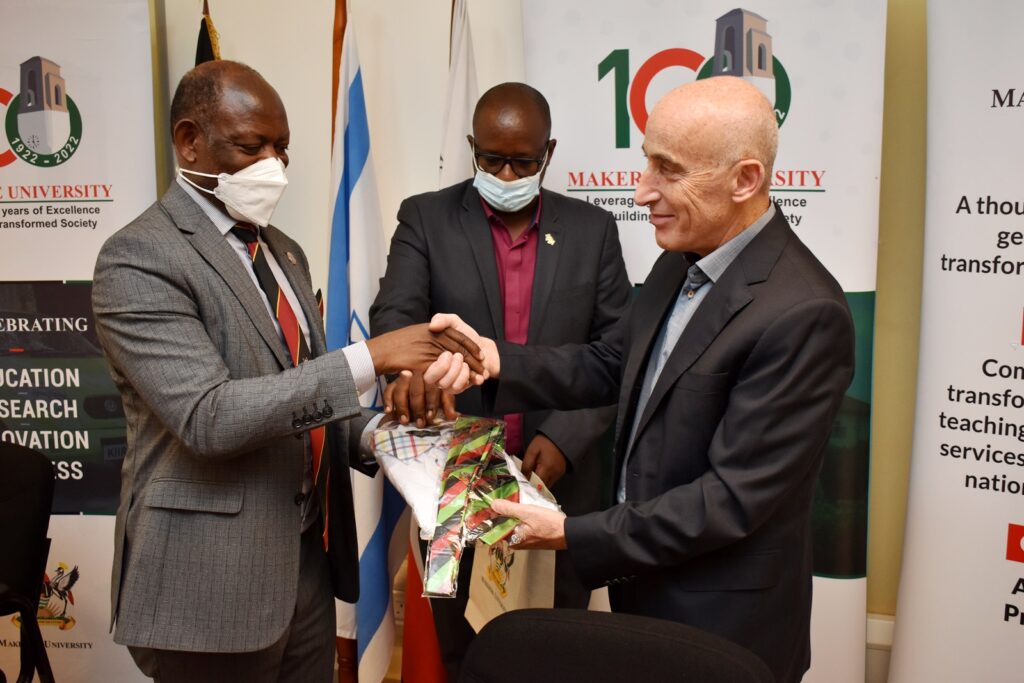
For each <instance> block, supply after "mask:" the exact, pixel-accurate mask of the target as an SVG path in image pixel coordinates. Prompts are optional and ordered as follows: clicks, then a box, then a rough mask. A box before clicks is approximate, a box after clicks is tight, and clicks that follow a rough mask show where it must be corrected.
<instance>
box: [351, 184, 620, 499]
mask: <svg viewBox="0 0 1024 683" xmlns="http://www.w3.org/2000/svg"><path fill="white" fill-rule="evenodd" d="M539 228H540V240H539V242H538V245H537V265H536V271H535V273H534V279H533V299H532V301H531V306H530V325H529V333H528V342H529V343H530V344H547V345H554V344H565V343H573V342H576V343H586V342H590V341H599V340H601V339H603V338H604V336H605V335H606V334H607V333H608V332H609V331H610V330H611V329H612V328H613V327H614V326H615V324H616V323H617V322H618V321H619V319H620V318H621V317H622V316H623V315H624V313H625V310H626V307H627V305H628V302H629V296H630V294H629V281H628V279H627V277H626V269H625V265H624V263H623V260H622V250H621V247H620V244H619V235H618V230H617V229H616V226H615V220H614V218H613V217H612V215H611V214H609V213H608V212H607V211H605V210H603V209H599V208H597V207H595V206H592V205H590V204H588V203H586V202H582V201H579V200H576V199H571V198H568V197H565V196H562V195H560V194H557V193H555V192H549V191H547V190H542V208H541V215H540V225H539ZM549 236H550V239H548V237H549ZM438 312H443V313H456V314H458V315H459V316H460V317H461V318H462V319H463V320H465V321H466V322H467V323H469V324H470V325H472V326H473V328H474V329H476V330H477V331H478V332H480V333H481V334H483V335H485V336H488V337H491V338H495V339H503V338H504V336H505V326H504V309H503V306H502V301H501V292H500V289H499V283H498V269H497V263H496V261H495V256H494V244H493V241H492V237H491V230H490V226H489V225H488V222H487V217H486V215H485V214H484V210H483V206H482V204H481V203H480V195H479V194H478V193H477V191H476V189H475V188H474V187H473V185H472V181H468V180H467V181H465V182H462V183H459V184H457V185H453V186H451V187H447V188H445V189H443V190H440V191H437V192H428V193H426V194H421V195H417V196H414V197H410V198H409V199H406V200H405V201H404V202H402V205H401V207H400V208H399V210H398V228H397V229H396V230H395V234H394V237H393V238H392V240H391V251H390V253H389V254H388V267H387V272H386V274H385V275H384V277H383V278H382V279H381V281H380V291H379V292H378V294H377V299H376V300H375V301H374V303H373V306H372V307H371V308H370V331H371V334H373V335H377V334H380V333H382V332H387V331H390V330H394V329H397V328H400V327H404V326H405V325H409V324H412V323H421V322H426V321H428V320H430V317H431V316H432V315H433V314H434V313H438ZM611 403H613V401H609V402H608V404H611ZM458 409H459V410H460V411H461V412H463V413H465V414H468V415H484V414H486V413H485V411H484V406H483V402H482V399H481V393H480V390H479V389H471V390H469V391H467V392H465V393H464V394H462V395H461V396H459V398H458ZM613 416H614V408H613V407H607V408H603V409H597V410H594V409H591V410H577V411H572V412H559V411H553V410H542V411H536V412H532V413H527V414H526V415H525V418H524V425H523V426H524V429H523V443H524V446H525V445H526V444H529V442H530V439H532V438H533V436H534V435H535V434H536V433H537V432H538V431H539V432H542V433H544V434H545V435H546V436H547V437H548V438H550V439H551V440H552V441H554V442H555V443H556V444H557V445H558V447H559V448H560V449H561V450H562V452H563V453H564V454H565V456H566V458H567V459H568V461H569V464H570V473H571V475H572V476H567V477H565V478H564V479H563V480H562V481H560V482H558V484H557V485H556V487H555V495H556V496H557V497H558V500H559V502H560V503H561V504H562V506H563V507H564V508H565V509H566V511H568V512H570V513H575V512H589V511H591V510H594V509H596V508H597V507H598V505H599V502H600V498H601V490H600V462H599V461H598V459H597V458H588V457H587V456H588V455H589V454H590V453H591V452H592V451H594V450H595V447H596V446H597V442H598V441H599V439H600V438H601V436H602V434H603V433H604V432H605V430H606V429H607V428H608V427H609V425H610V424H611V422H612V419H613Z"/></svg>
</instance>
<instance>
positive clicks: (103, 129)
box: [0, 0, 156, 683]
mask: <svg viewBox="0 0 1024 683" xmlns="http://www.w3.org/2000/svg"><path fill="white" fill-rule="evenodd" d="M2 14H3V22H2V25H3V36H4V39H3V41H0V441H3V442H7V443H14V444H19V445H22V446H26V447H28V448H31V449H33V450H37V451H40V452H42V453H44V454H46V455H47V456H48V457H49V458H50V459H51V460H53V461H54V463H55V466H56V467H55V471H56V477H57V481H56V495H55V500H54V506H53V512H54V515H53V517H52V518H51V520H50V533H49V535H50V537H51V538H52V539H53V543H52V545H51V548H50V554H49V557H48V559H47V562H46V572H45V576H44V577H41V578H43V579H44V583H43V590H42V592H41V594H40V596H39V609H38V619H39V623H40V627H41V631H42V634H43V639H44V641H45V643H46V646H47V652H48V654H49V657H50V662H51V665H52V667H53V670H54V675H55V677H56V679H57V680H59V681H62V682H64V681H69V682H71V683H74V682H76V681H82V682H86V681H100V680H105V681H132V680H144V679H143V677H142V675H141V674H140V673H139V672H138V670H137V669H135V667H134V665H133V664H132V662H131V659H130V657H129V655H128V652H127V650H126V649H125V648H123V647H120V646H116V645H114V643H113V641H112V639H111V636H110V634H109V632H108V627H109V624H110V568H111V567H110V563H111V558H112V557H113V533H114V518H113V514H114V512H115V510H116V507H117V499H118V491H119V486H120V477H119V472H120V466H121V460H122V458H123V457H124V452H125V448H126V441H125V423H124V412H123V410H122V407H121V401H120V398H119V396H118V393H117V390H116V389H115V387H114V385H113V382H112V381H111V379H110V374H109V371H108V370H107V366H106V363H105V361H104V359H103V355H102V353H101V351H100V349H99V345H98V343H97V339H96V334H95V330H94V327H93V318H92V312H91V306H90V292H91V282H90V280H91V279H92V272H93V266H94V265H95V262H96V255H97V253H98V252H99V249H100V246H101V245H102V244H103V242H104V240H106V238H107V237H109V236H110V235H111V234H112V233H113V232H115V231H116V230H118V229H119V228H121V227H122V226H123V225H125V224H126V223H128V222H129V221H130V220H131V219H132V218H134V217H135V216H137V215H138V214H139V213H141V212H142V211H143V210H144V209H145V208H146V207H147V206H148V205H149V204H151V203H152V202H153V200H154V198H155V189H156V182H155V164H154V144H153V86H152V71H151V57H150V42H151V41H150V22H149V3H148V2H146V0H104V1H103V2H89V3H82V2H79V1H78V0H63V1H61V0H4V3H3V10H2ZM4 523H17V522H16V520H5V521H4ZM19 624H20V622H19V619H18V618H17V617H12V616H6V617H3V618H0V669H2V670H3V671H4V672H6V675H7V678H8V680H14V678H16V677H17V672H18V667H19V651H18V644H19Z"/></svg>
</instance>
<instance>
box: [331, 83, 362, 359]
mask: <svg viewBox="0 0 1024 683" xmlns="http://www.w3.org/2000/svg"><path fill="white" fill-rule="evenodd" d="M345 111H346V113H347V114H348V120H347V121H346V122H345V137H344V144H345V158H344V163H343V166H342V174H341V182H340V183H339V187H338V195H337V199H336V200H335V203H334V216H333V217H332V220H331V248H330V260H329V261H328V274H327V293H328V297H327V302H328V306H327V320H326V321H325V322H326V326H327V348H328V349H340V348H342V347H345V346H348V344H349V341H350V339H349V331H350V329H351V319H350V313H349V311H350V310H351V300H350V292H349V285H348V262H349V231H350V230H351V227H352V226H351V225H350V222H351V213H350V210H349V205H350V202H351V199H352V192H353V190H354V189H355V186H356V183H358V182H359V179H360V178H361V177H362V174H363V168H364V167H365V166H366V160H367V158H369V156H370V127H369V125H368V124H367V121H366V100H365V98H364V96H363V73H362V70H357V71H356V77H355V78H354V79H352V85H351V86H349V89H348V103H347V105H346V109H345Z"/></svg>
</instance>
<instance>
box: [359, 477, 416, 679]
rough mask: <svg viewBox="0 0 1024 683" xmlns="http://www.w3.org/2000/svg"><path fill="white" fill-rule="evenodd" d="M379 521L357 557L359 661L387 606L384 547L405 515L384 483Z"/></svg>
mask: <svg viewBox="0 0 1024 683" xmlns="http://www.w3.org/2000/svg"><path fill="white" fill-rule="evenodd" d="M381 507H382V509H381V513H380V521H379V522H378V523H377V528H376V529H374V531H373V536H372V537H371V538H370V542H369V543H367V544H366V548H365V549H364V550H363V554H362V555H361V556H360V557H359V602H357V603H356V613H357V614H358V615H359V620H358V624H357V628H356V638H357V639H358V647H359V659H362V658H363V652H365V651H366V648H367V646H369V644H370V641H371V640H372V639H373V634H374V633H376V632H377V628H378V627H379V626H380V624H381V622H382V621H384V617H385V615H386V613H387V609H388V605H390V604H391V575H390V573H389V572H388V546H389V542H390V540H391V532H392V531H393V530H394V528H395V525H396V524H397V523H398V519H399V518H400V517H401V516H402V512H404V511H405V501H404V500H402V496H401V495H400V494H399V493H398V491H397V490H396V489H395V487H394V486H392V485H391V482H389V481H387V480H385V481H384V500H383V504H382V505H381Z"/></svg>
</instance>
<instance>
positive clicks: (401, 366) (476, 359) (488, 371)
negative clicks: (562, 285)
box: [366, 313, 501, 426]
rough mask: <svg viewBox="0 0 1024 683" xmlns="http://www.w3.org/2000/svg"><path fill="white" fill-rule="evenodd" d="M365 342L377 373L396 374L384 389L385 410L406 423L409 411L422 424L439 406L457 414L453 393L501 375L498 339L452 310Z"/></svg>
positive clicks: (450, 417)
mask: <svg viewBox="0 0 1024 683" xmlns="http://www.w3.org/2000/svg"><path fill="white" fill-rule="evenodd" d="M366 346H367V348H368V349H369V351H370V357H371V358H372V359H373V367H374V370H375V371H376V373H377V374H378V375H390V374H398V378H397V379H396V380H395V381H394V382H392V383H391V384H389V385H388V388H387V390H386V391H385V393H384V407H385V412H387V413H396V412H397V415H396V417H398V418H399V419H400V420H401V421H402V422H403V423H407V422H409V417H410V413H411V414H412V417H413V419H415V420H416V421H417V424H420V425H421V426H422V425H423V424H425V423H426V422H428V421H430V420H432V419H433V418H434V416H435V415H436V414H437V410H438V407H440V408H442V409H443V410H444V412H445V414H446V415H447V416H448V417H449V419H453V418H454V417H455V415H456V413H455V402H454V398H453V396H454V395H455V394H459V393H461V392H463V391H465V390H466V389H468V388H469V387H471V386H477V385H480V384H483V383H484V381H486V380H487V379H495V378H497V377H498V374H499V373H500V370H501V362H500V359H499V357H498V347H497V345H496V344H495V343H494V340H492V339H487V338H486V337H481V336H480V335H479V334H477V332H476V330H474V329H473V328H472V327H470V326H469V325H467V324H466V323H465V322H463V321H462V319H461V318H459V316H457V315H455V314H453V313H438V314H437V315H435V316H434V317H433V319H431V321H430V322H429V323H422V324H419V325H410V326H409V327H404V328H402V329H400V330H395V331H393V332H387V333H385V334H382V335H379V336H377V337H374V338H372V339H369V340H367V342H366ZM396 405H397V406H398V407H399V410H397V411H396V409H395V407H396Z"/></svg>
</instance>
